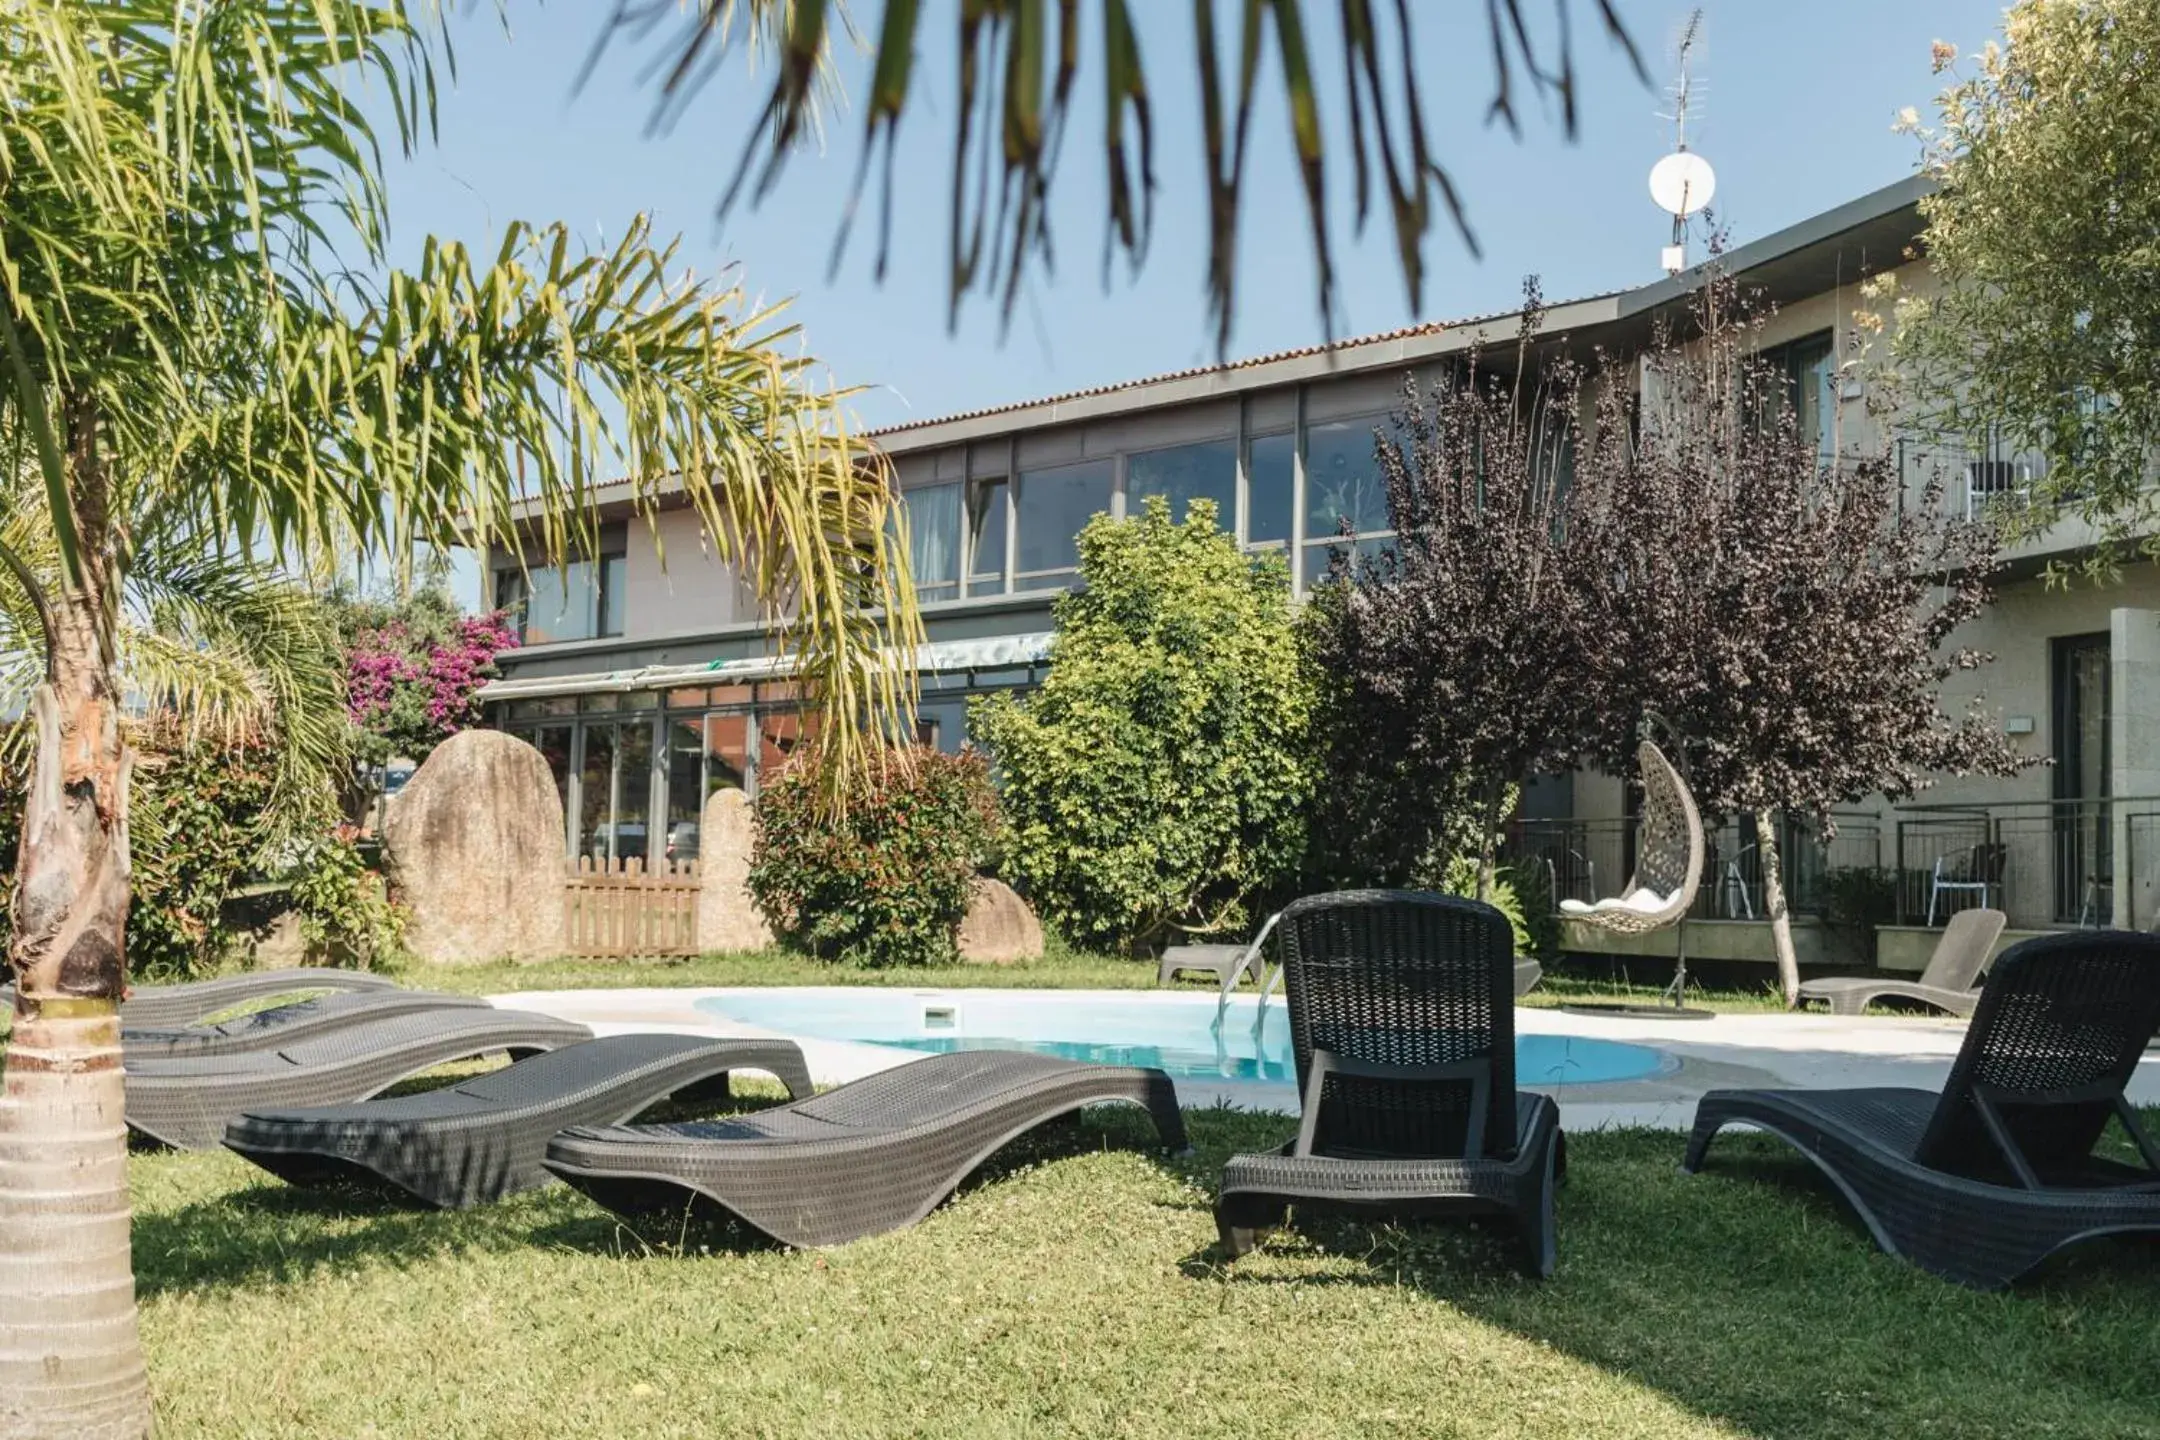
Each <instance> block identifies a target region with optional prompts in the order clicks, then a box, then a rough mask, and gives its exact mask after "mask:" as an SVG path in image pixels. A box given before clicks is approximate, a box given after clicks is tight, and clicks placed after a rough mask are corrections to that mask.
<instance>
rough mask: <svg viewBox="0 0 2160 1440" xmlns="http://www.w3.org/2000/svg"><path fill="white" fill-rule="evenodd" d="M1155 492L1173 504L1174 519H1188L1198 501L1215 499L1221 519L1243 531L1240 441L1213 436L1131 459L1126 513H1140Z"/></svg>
mask: <svg viewBox="0 0 2160 1440" xmlns="http://www.w3.org/2000/svg"><path fill="white" fill-rule="evenodd" d="M1150 495H1161V496H1163V497H1164V498H1166V499H1167V500H1169V502H1170V518H1171V519H1173V520H1183V519H1185V518H1186V512H1187V507H1189V506H1190V505H1191V504H1192V502H1193V501H1195V500H1212V501H1214V502H1215V523H1216V525H1217V526H1218V527H1220V528H1221V529H1224V530H1228V531H1231V532H1232V533H1235V532H1236V530H1237V442H1236V441H1235V440H1209V441H1204V442H1202V443H1201V444H1198V445H1179V446H1176V447H1174V448H1172V449H1168V450H1144V451H1142V452H1141V453H1139V454H1137V455H1128V456H1126V457H1125V513H1126V514H1127V515H1138V514H1139V513H1140V507H1141V506H1142V505H1143V504H1144V503H1146V501H1147V498H1148V497H1149V496H1150Z"/></svg>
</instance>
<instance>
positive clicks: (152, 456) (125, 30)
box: [0, 0, 920, 1436]
mask: <svg viewBox="0 0 2160 1440" xmlns="http://www.w3.org/2000/svg"><path fill="white" fill-rule="evenodd" d="M435 14H436V11H435V7H433V6H432V5H427V4H423V3H419V0H411V3H408V0H215V3H203V4H191V5H179V6H175V5H173V4H171V3H153V0H100V3H97V4H88V3H83V0H20V3H14V4H10V5H7V6H5V7H0V110H4V112H5V113H6V115H7V117H8V124H7V135H6V142H5V145H4V146H0V190H4V192H5V195H6V204H5V205H4V206H0V364H4V367H5V374H6V385H5V386H4V388H0V397H4V398H0V453H5V454H7V455H9V456H11V457H12V456H18V455H19V456H23V457H26V458H27V460H28V461H29V463H31V464H33V465H34V467H35V468H34V471H33V474H34V476H35V478H36V480H37V482H38V483H37V487H36V504H37V506H38V508H40V509H41V510H42V512H43V522H42V523H44V524H45V525H46V526H47V527H48V528H49V530H50V532H51V535H52V538H53V556H54V562H55V563H54V564H53V566H52V569H51V573H50V574H49V575H45V574H41V573H40V571H39V569H38V567H37V566H36V565H35V564H32V563H28V562H27V561H26V560H25V559H24V557H22V556H19V555H16V554H14V553H13V552H12V551H6V550H0V565H4V567H5V569H6V571H7V573H8V574H9V575H10V576H11V577H12V579H13V582H14V583H15V584H16V585H17V586H19V587H20V588H21V589H22V591H23V593H24V596H25V597H26V601H27V606H28V610H29V612H30V614H31V615H32V616H33V617H34V619H35V632H36V641H37V643H36V646H35V648H34V650H32V651H31V652H30V653H33V654H36V655H38V656H41V657H42V667H41V668H42V673H41V676H40V682H39V683H38V685H37V686H36V688H35V689H34V691H33V693H32V698H31V704H30V713H31V715H32V717H33V719H34V723H35V730H36V746H35V751H34V756H33V759H32V768H33V773H32V778H31V780H30V784H29V791H28V800H27V805H26V810H25V815H24V819H23V843H22V845H21V847H20V862H19V865H18V870H17V876H18V880H19V884H18V887H17V891H16V897H15V928H14V935H13V939H12V943H11V946H10V952H9V959H10V962H11V964H12V967H13V970H14V974H15V978H16V982H17V1000H16V1018H15V1024H14V1029H13V1037H12V1040H11V1043H10V1046H9V1049H8V1052H7V1056H6V1070H5V1080H4V1093H0V1230H4V1231H5V1232H6V1233H7V1234H8V1235H10V1236H12V1237H15V1244H16V1247H17V1250H16V1256H15V1263H11V1264H9V1265H7V1266H5V1267H0V1431H5V1432H6V1433H8V1434H10V1435H36V1436H46V1435H51V1436H63V1435H64V1436H82V1435H123V1434H137V1433H142V1432H145V1431H147V1429H148V1428H149V1424H150V1410H149V1404H148V1398H147V1387H146V1384H145V1381H144V1373H143V1365H142V1352H141V1346H140V1342H139V1339H138V1337H137V1332H136V1321H135V1310H134V1306H133V1304H132V1303H131V1300H130V1294H131V1292H130V1284H129V1256H128V1205H127V1189H126V1150H125V1146H124V1143H123V1138H122V1134H121V1131H120V1128H119V1127H118V1126H117V1125H115V1124H113V1123H112V1122H111V1118H110V1117H113V1116H116V1115H118V1114H119V1113H120V1109H121V1072H120V1050H119V1045H118V1036H117V1017H116V1011H117V1006H118V1001H119V999H120V996H121V994H122V993H123V990H124V988H125V986H126V983H127V979H126V965H125V958H124V957H125V954H126V929H127V913H128V902H129V897H130V893H131V883H130V849H129V843H128V818H127V817H128V783H129V771H130V769H131V767H132V764H133V760H132V756H131V752H130V745H129V740H128V734H127V731H126V729H125V727H124V723H123V711H124V709H125V704H126V701H127V700H128V698H129V697H128V692H127V689H126V684H127V675H128V671H127V668H126V665H125V664H124V660H125V657H126V656H127V655H128V654H129V652H128V650H127V648H126V647H127V644H128V641H127V640H126V638H125V630H126V621H127V618H128V604H129V601H128V596H129V594H130V586H131V585H132V584H134V583H137V582H138V581H139V580H140V578H141V577H142V576H143V575H144V574H145V573H146V572H145V570H144V569H143V567H142V560H143V551H142V548H141V547H142V543H143V537H144V535H145V534H146V533H148V534H159V533H164V534H172V535H176V536H185V537H187V540H188V542H189V545H190V547H191V553H195V554H199V555H208V556H210V557H213V559H214V558H215V557H220V556H244V555H247V554H249V553H254V554H260V555H266V556H270V557H274V558H275V559H276V560H277V561H278V562H279V563H280V564H282V565H284V566H285V567H287V568H288V569H290V570H291V571H292V572H294V573H301V572H311V571H313V570H315V569H317V568H324V567H327V565H328V562H329V561H330V559H331V558H332V557H343V556H349V555H351V554H354V553H359V552H370V551H372V552H378V553H379V552H389V553H410V551H411V550H412V549H413V548H415V547H428V546H436V547H440V546H446V545H451V544H467V543H480V544H487V543H490V542H504V543H511V544H515V543H517V541H518V540H519V539H520V538H521V537H520V536H519V535H518V534H517V532H516V528H515V526H516V517H517V515H518V514H519V513H521V511H530V512H532V513H535V514H537V516H538V517H539V518H538V528H539V542H540V543H539V544H538V546H537V548H538V549H539V550H540V551H542V552H543V553H542V554H541V555H540V556H539V557H538V558H539V559H540V560H542V561H543V562H545V563H560V562H561V561H562V560H564V559H565V558H566V557H567V556H568V555H569V554H570V553H571V552H572V551H573V550H574V549H576V548H578V547H579V546H580V544H581V543H582V542H587V541H589V540H590V538H591V536H590V533H589V532H590V528H591V524H592V521H591V518H590V517H591V514H592V506H591V500H592V497H593V493H594V486H595V484H596V483H597V481H599V480H600V479H603V478H605V479H611V480H612V479H617V478H620V479H622V480H623V481H625V482H626V483H625V485H624V487H623V490H624V493H626V494H627V496H628V497H629V499H630V502H631V506H632V508H634V509H636V510H639V511H641V512H648V513H649V512H650V511H651V509H652V508H653V506H654V505H655V503H656V502H657V500H658V498H659V497H660V495H661V494H662V493H663V492H667V493H671V494H672V493H676V492H680V493H682V494H684V495H686V496H687V497H688V499H689V501H690V503H691V504H692V505H694V506H695V507H696V510H697V512H698V513H699V515H700V516H701V517H702V519H703V521H704V524H705V527H706V529H707V531H708V533H709V537H710V541H711V545H712V551H713V554H714V555H715V557H716V558H717V559H718V560H719V561H721V562H722V563H727V564H732V565H736V566H738V567H739V568H740V569H741V570H742V571H743V572H744V573H745V574H746V575H747V576H749V577H750V578H751V580H752V581H753V582H754V583H755V584H756V585H757V586H758V587H759V588H760V593H761V595H762V598H763V599H764V600H765V601H766V602H767V603H768V605H770V606H771V607H772V608H773V609H774V610H775V612H778V611H780V610H781V609H782V608H783V607H786V608H787V613H788V614H789V616H790V618H791V631H790V633H791V635H792V637H793V642H794V644H795V645H796V647H797V649H798V650H799V652H800V658H801V663H802V666H803V669H804V673H805V675H806V678H807V680H808V681H809V683H810V684H811V687H812V692H813V695H814V696H815V702H816V703H817V705H818V706H819V707H820V708H821V710H822V711H823V721H824V723H823V725H822V726H821V730H820V733H821V735H822V736H823V737H824V738H823V740H822V742H821V743H824V744H826V745H829V746H831V747H833V748H834V755H835V761H834V763H833V764H832V766H831V767H830V770H831V772H832V773H833V774H834V775H835V776H836V777H844V776H845V775H846V774H847V772H848V771H849V770H850V769H851V768H852V767H853V766H857V765H860V764H861V763H863V759H864V756H865V753H866V747H867V746H868V744H869V743H870V737H871V736H873V735H879V734H883V733H886V732H887V731H888V730H889V729H890V728H891V727H892V726H894V725H897V724H899V723H900V721H901V712H902V711H903V710H904V708H905V695H906V680H905V676H904V675H903V674H901V673H899V670H898V666H899V664H900V663H901V662H899V661H898V660H896V659H894V658H892V657H895V656H901V655H906V654H910V653H912V646H913V644H914V643H915V641H916V639H917V638H918V636H919V632H920V626H919V622H918V621H917V619H916V618H915V610H914V605H913V595H912V591H911V589H910V587H909V584H908V581H907V576H906V567H905V564H904V562H903V560H902V559H901V555H902V552H901V551H900V550H899V548H898V547H897V546H896V544H895V542H894V541H893V540H892V539H889V538H888V517H889V515H890V512H891V508H892V501H891V494H890V489H889V484H888V478H887V476H886V475H884V474H883V473H881V472H880V471H879V470H878V469H876V468H875V467H873V466H866V465H864V464H863V463H861V462H862V460H863V458H864V457H863V452H862V450H861V448H860V447H859V446H858V445H857V444H855V443H854V442H852V441H850V440H849V439H848V437H847V436H846V434H845V432H844V430H843V429H842V427H841V425H840V416H839V414H838V412H837V410H836V408H835V404H836V397H835V396H833V395H832V394H830V393H829V392H827V391H825V390H823V389H822V388H820V387H819V386H818V385H817V384H816V383H814V374H813V372H812V371H811V368H810V367H811V363H812V362H811V361H810V360H809V359H808V358H807V357H803V356H800V355H797V354H796V353H795V345H794V336H793V334H792V332H791V331H789V330H787V329H784V328H781V327H780V326H778V325H777V323H776V321H775V316H774V312H772V311H770V310H767V311H758V312H752V311H750V310H749V309H748V308H747V307H746V306H745V304H744V302H743V298H742V295H741V292H740V291H739V290H735V289H722V288H715V287H713V286H711V285H708V284H705V283H701V282H699V281H697V280H695V279H692V278H687V277H684V276H682V275H680V274H679V273H677V272H676V270H675V268H674V255H673V250H672V248H671V247H668V246H666V245H660V244H656V243H655V242H654V240H653V238H652V233H651V229H650V226H649V225H648V224H647V223H646V222H645V221H644V220H642V219H639V220H636V221H633V222H632V223H630V224H629V225H627V226H626V227H625V228H624V230H623V238H622V240H621V242H620V243H619V244H617V245H616V246H615V247H614V248H613V249H611V250H607V251H604V252H598V253H590V254H588V253H584V252H582V251H581V250H580V249H579V247H578V246H577V245H576V243H575V242H574V240H573V238H572V237H571V235H570V234H569V232H568V231H567V230H566V229H564V228H563V227H561V226H552V227H545V228H538V229H536V228H534V227H531V226H528V225H524V224H516V225H512V226H511V227H510V228H509V229H508V230H507V231H506V232H505V234H504V235H503V236H502V238H501V241H500V243H499V244H498V245H496V246H495V247H494V248H492V249H491V250H488V251H483V252H481V253H480V254H479V255H478V256H477V257H476V256H475V254H474V253H473V252H472V251H469V250H467V249H466V248H465V247H464V246H463V245H459V244H454V243H448V242H442V241H430V242H429V243H428V244H427V245H426V246H425V248H424V250H423V252H422V258H421V261H420V264H419V267H418V268H417V269H416V270H414V271H410V272H401V271H393V270H391V269H389V267H388V265H387V261H386V257H385V254H384V235H385V233H386V228H387V220H388V217H387V215H386V213H385V208H384V194H383V188H382V185H381V181H380V175H379V171H378V168H377V159H378V156H379V151H380V145H381V144H382V143H383V142H384V141H385V139H386V138H387V140H388V143H392V144H401V145H409V144H413V143H416V142H417V141H418V139H419V138H420V137H421V136H424V135H426V134H427V133H428V132H429V129H430V126H431V124H432V118H433V117H432V106H433V97H434V95H435V65H436V62H437V59H438V57H439V56H441V55H442V54H443V44H444V38H443V35H442V32H441V30H440V28H439V25H438V23H437V22H436V21H435V20H434V19H433V17H434V15H435ZM378 87H379V88H378ZM366 90H374V91H375V93H377V94H378V95H381V94H387V95H388V96H389V98H390V100H391V102H392V103H391V114H392V116H393V119H394V122H395V125H396V133H395V134H394V135H391V136H388V137H383V136H379V135H377V134H376V133H374V131H373V130H372V128H371V126H370V124H369V122H368V121H367V120H366V119H365V118H364V108H365V107H363V106H362V105H361V104H360V103H358V102H359V98H360V92H362V91H366ZM333 235H335V236H338V237H342V238H341V239H340V240H338V241H337V242H335V243H333V240H332V238H331V237H332V236H333ZM213 619H214V617H209V616H206V615H198V616H197V621H198V623H200V624H202V625H204V626H206V627H207V626H209V625H211V624H212V623H213ZM153 633H155V632H153ZM135 653H136V654H137V655H138V656H139V655H141V654H143V653H146V652H144V651H142V650H140V649H138V650H137V651H136V652H135ZM170 669H171V670H172V671H175V672H184V671H186V670H187V666H186V665H184V664H180V663H177V661H176V663H175V664H174V665H173V666H171V667H170ZM174 678H175V680H176V683H178V684H179V685H182V686H185V685H186V684H188V683H189V682H190V680H191V678H192V677H191V676H189V675H187V674H185V673H179V674H176V675H175V676H174ZM175 693H176V694H178V693H185V691H184V690H183V691H176V692H175ZM326 715H327V717H328V718H329V719H331V720H333V721H336V723H339V724H342V717H340V716H339V714H338V711H337V708H336V707H335V706H332V707H328V709H327V711H326ZM55 1176H65V1177H67V1178H66V1180H65V1182H64V1183H59V1182H56V1181H55V1180H54V1179H53V1177H55Z"/></svg>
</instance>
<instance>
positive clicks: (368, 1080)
mask: <svg viewBox="0 0 2160 1440" xmlns="http://www.w3.org/2000/svg"><path fill="white" fill-rule="evenodd" d="M591 1038H592V1032H591V1031H590V1030H587V1029H586V1028H585V1027H584V1026H582V1025H572V1024H570V1023H569V1022H568V1021H565V1020H557V1019H554V1018H552V1017H550V1016H546V1015H533V1014H528V1013H526V1012H524V1011H522V1010H497V1009H495V1008H493V1007H492V1006H484V1007H478V1008H474V1007H458V1008H455V1009H447V1010H423V1011H419V1012H417V1013H414V1014H408V1015H390V1016H385V1017H383V1018H381V1019H378V1020H373V1021H370V1022H369V1023H367V1024H365V1025H355V1026H351V1027H349V1028H346V1029H343V1030H334V1031H331V1032H329V1033H327V1034H320V1035H316V1036H314V1037H313V1038H311V1039H306V1040H299V1041H295V1042H294V1043H292V1044H290V1045H286V1046H284V1047H283V1048H281V1049H277V1050H245V1051H241V1052H239V1053H237V1054H230V1055H209V1056H195V1057H187V1058H182V1059H176V1060H137V1059H134V1058H133V1057H128V1058H127V1123H128V1128H130V1129H132V1130H134V1131H135V1132H136V1133H137V1134H140V1135H143V1136H145V1137H147V1138H149V1139H152V1140H156V1141H159V1142H162V1143H163V1144H166V1145H170V1146H172V1147H174V1148H175V1149H180V1150H207V1149H210V1148H212V1147H213V1146H215V1145H216V1144H217V1143H218V1142H219V1141H221V1140H222V1139H224V1138H225V1125H226V1122H228V1121H230V1120H231V1119H233V1118H234V1117H235V1116H237V1115H240V1114H242V1113H244V1112H246V1111H249V1110H273V1109H288V1108H291V1107H294V1106H301V1105H338V1104H343V1103H346V1102H348V1101H353V1100H365V1099H367V1098H368V1097H369V1096H372V1095H379V1094H381V1093H382V1092H383V1091H384V1090H387V1089H388V1088H390V1087H391V1086H392V1085H395V1084H397V1083H398V1082H399V1081H400V1080H406V1079H410V1078H411V1077H412V1076H414V1075H418V1074H420V1073H421V1072H422V1071H426V1070H432V1069H434V1068H435V1067H436V1066H438V1065H446V1064H449V1063H450V1062H451V1061H454V1060H470V1059H475V1058H477V1057H479V1056H482V1055H491V1054H498V1053H507V1054H509V1055H512V1056H518V1055H527V1054H534V1053H537V1052H539V1051H543V1050H554V1049H558V1048H560V1047H561V1046H564V1045H575V1044H577V1043H578V1042H579V1041H581V1040H590V1039H591Z"/></svg>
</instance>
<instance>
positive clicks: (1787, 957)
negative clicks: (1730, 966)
mask: <svg viewBox="0 0 2160 1440" xmlns="http://www.w3.org/2000/svg"><path fill="white" fill-rule="evenodd" d="M1755 843H1756V847H1757V848H1756V853H1757V854H1759V855H1761V856H1762V890H1763V911H1764V913H1766V914H1767V915H1768V916H1769V917H1770V946H1771V948H1772V949H1773V950H1775V951H1776V952H1777V978H1778V989H1779V991H1781V992H1782V993H1783V994H1784V996H1785V1008H1786V1009H1788V1010H1790V1009H1791V1008H1792V1007H1793V1006H1795V1005H1798V1004H1799V1003H1800V955H1799V952H1798V951H1796V950H1794V949H1793V938H1792V915H1791V913H1790V912H1789V911H1788V910H1786V908H1785V862H1784V860H1783V859H1782V858H1781V857H1780V856H1779V854H1778V843H1777V812H1776V811H1774V810H1757V811H1756V812H1755Z"/></svg>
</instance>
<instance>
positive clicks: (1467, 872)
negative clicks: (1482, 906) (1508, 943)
mask: <svg viewBox="0 0 2160 1440" xmlns="http://www.w3.org/2000/svg"><path fill="white" fill-rule="evenodd" d="M1477 872H1478V859H1477V856H1475V855H1452V856H1449V857H1448V862H1447V865H1446V868H1445V869H1443V870H1442V872H1441V874H1440V879H1439V883H1438V885H1436V886H1435V887H1434V888H1436V889H1437V890H1439V892H1440V893H1441V894H1443V895H1461V896H1463V897H1465V898H1466V899H1471V900H1475V899H1476V898H1477V891H1478V884H1477V879H1478V874H1477ZM1515 886H1516V880H1515V877H1514V876H1513V875H1512V874H1510V873H1508V872H1507V871H1502V872H1501V873H1499V874H1498V875H1495V876H1494V877H1493V893H1492V898H1491V899H1489V900H1487V901H1486V902H1485V903H1486V904H1488V905H1490V906H1492V907H1493V908H1494V909H1495V910H1498V911H1499V912H1500V913H1501V914H1502V915H1505V916H1507V923H1508V929H1510V930H1512V931H1513V932H1514V933H1515V953H1516V954H1517V955H1534V954H1536V953H1537V940H1536V937H1535V936H1533V935H1532V934H1531V933H1530V922H1529V920H1528V918H1527V917H1526V916H1525V914H1524V912H1523V902H1522V893H1521V892H1520V891H1519V890H1517V889H1516V888H1515Z"/></svg>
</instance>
